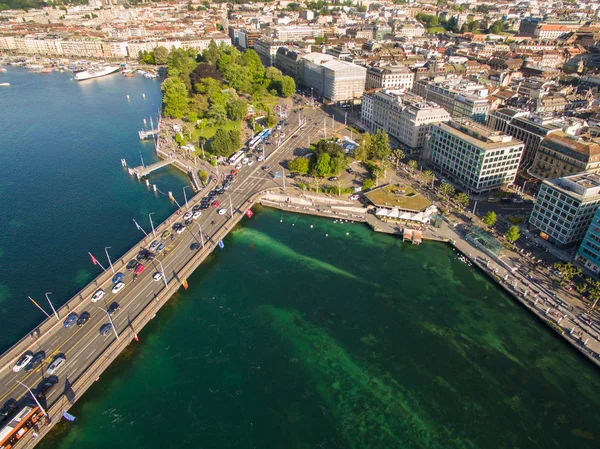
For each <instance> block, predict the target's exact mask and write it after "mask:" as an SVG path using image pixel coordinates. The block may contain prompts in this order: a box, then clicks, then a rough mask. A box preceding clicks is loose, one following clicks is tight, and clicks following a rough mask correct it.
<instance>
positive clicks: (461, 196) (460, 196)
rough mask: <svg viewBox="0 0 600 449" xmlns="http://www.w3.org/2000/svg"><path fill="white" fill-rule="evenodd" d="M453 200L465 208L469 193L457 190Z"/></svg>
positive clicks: (467, 203) (467, 204)
mask: <svg viewBox="0 0 600 449" xmlns="http://www.w3.org/2000/svg"><path fill="white" fill-rule="evenodd" d="M454 201H455V202H456V204H458V205H459V206H461V207H463V208H466V207H468V206H469V195H467V194H466V193H464V192H459V193H457V194H456V195H455V196H454Z"/></svg>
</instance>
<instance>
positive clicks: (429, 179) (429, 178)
mask: <svg viewBox="0 0 600 449" xmlns="http://www.w3.org/2000/svg"><path fill="white" fill-rule="evenodd" d="M434 179H435V175H434V174H433V172H432V171H431V170H425V171H424V172H423V173H421V180H422V181H423V182H424V183H425V184H429V183H431V184H432V186H431V187H432V188H433V180H434Z"/></svg>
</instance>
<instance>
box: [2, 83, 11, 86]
mask: <svg viewBox="0 0 600 449" xmlns="http://www.w3.org/2000/svg"><path fill="white" fill-rule="evenodd" d="M0 86H10V83H0Z"/></svg>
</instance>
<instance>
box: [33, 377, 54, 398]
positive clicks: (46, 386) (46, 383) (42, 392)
mask: <svg viewBox="0 0 600 449" xmlns="http://www.w3.org/2000/svg"><path fill="white" fill-rule="evenodd" d="M56 384H58V376H54V375H52V376H48V377H46V378H45V379H44V380H43V381H42V382H40V384H39V385H38V386H37V388H36V389H35V390H36V391H35V395H36V396H37V397H40V396H47V395H48V393H50V391H51V390H52V388H53V387H54V386H55V385H56Z"/></svg>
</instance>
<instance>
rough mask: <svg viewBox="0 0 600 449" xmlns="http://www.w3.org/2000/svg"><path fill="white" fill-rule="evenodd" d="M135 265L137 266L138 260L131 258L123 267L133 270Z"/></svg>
mask: <svg viewBox="0 0 600 449" xmlns="http://www.w3.org/2000/svg"><path fill="white" fill-rule="evenodd" d="M137 266H138V261H137V260H135V259H131V260H130V261H129V263H128V264H127V266H126V267H125V268H127V269H128V270H135V267H137Z"/></svg>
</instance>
